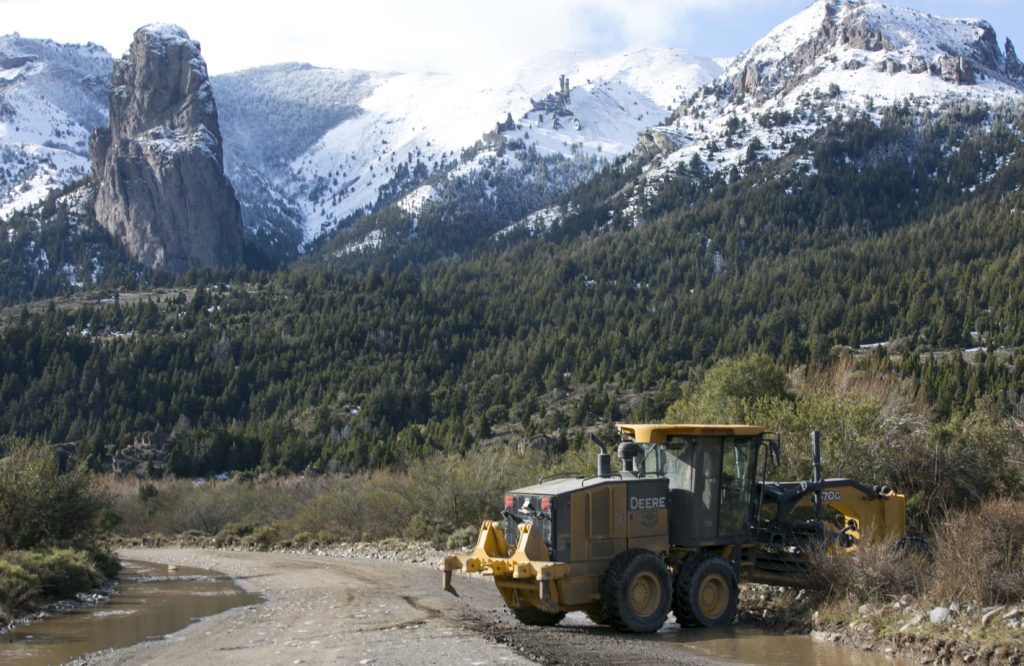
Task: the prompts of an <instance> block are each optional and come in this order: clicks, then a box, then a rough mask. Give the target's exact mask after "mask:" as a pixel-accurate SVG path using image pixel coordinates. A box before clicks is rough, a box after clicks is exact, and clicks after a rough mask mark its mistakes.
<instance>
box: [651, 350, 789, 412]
mask: <svg viewBox="0 0 1024 666" xmlns="http://www.w3.org/2000/svg"><path fill="white" fill-rule="evenodd" d="M789 397H790V392H789V381H788V379H787V377H786V370H785V369H784V368H783V367H782V366H781V365H779V364H778V363H776V362H775V361H774V360H773V359H772V358H771V357H770V356H768V355H767V354H751V355H749V356H746V357H744V358H729V359H724V360H722V361H719V362H718V363H716V364H715V365H714V366H712V367H711V369H710V370H708V371H707V373H706V374H705V375H704V377H703V378H702V379H701V380H700V382H699V383H698V384H697V385H696V386H695V387H694V389H693V390H692V391H689V392H687V393H686V394H684V395H683V397H681V398H680V399H679V400H677V401H676V402H674V403H673V404H672V405H670V406H669V408H668V412H667V415H666V420H668V421H671V422H676V423H745V422H747V419H748V412H749V410H750V407H751V405H753V404H754V402H756V401H757V400H759V399H764V398H779V399H788V398H789Z"/></svg>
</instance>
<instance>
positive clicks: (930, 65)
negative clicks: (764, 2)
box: [728, 0, 1024, 101]
mask: <svg viewBox="0 0 1024 666" xmlns="http://www.w3.org/2000/svg"><path fill="white" fill-rule="evenodd" d="M835 62H841V63H842V67H843V68H844V69H847V70H851V69H859V68H861V67H871V68H873V69H875V70H876V71H879V72H885V73H888V74H898V73H901V72H909V73H913V74H923V75H932V76H936V77H939V78H942V79H943V80H945V81H947V82H949V83H953V84H958V85H973V84H975V83H977V78H978V74H986V75H991V76H997V77H998V76H1003V75H1006V76H1012V75H1010V74H1009V72H1008V69H1010V68H1011V67H1014V66H1016V65H1013V64H1011V62H1010V58H1009V57H1006V58H1004V55H1003V53H1002V51H1001V50H1000V49H999V44H998V42H997V40H996V33H995V30H993V29H992V26H991V25H990V24H989V23H988V22H986V21H981V20H976V19H946V18H940V17H936V16H932V15H930V14H925V13H923V12H918V11H915V10H912V9H905V8H901V7H889V6H887V5H883V4H880V3H877V2H874V1H873V0H819V1H818V2H816V3H814V4H813V5H811V6H810V7H809V8H807V9H806V10H804V11H803V12H801V13H800V14H798V15H797V16H795V17H793V18H792V19H790V20H789V21H787V22H785V23H783V24H782V25H780V26H779V27H778V28H776V29H775V30H773V31H772V32H771V33H769V34H768V35H767V36H766V37H765V38H764V39H762V40H761V41H759V42H758V43H757V44H755V45H754V46H753V47H752V48H751V49H750V50H749V51H747V52H746V53H744V54H743V55H741V56H740V57H739V58H737V59H736V61H735V62H734V64H733V65H732V67H731V68H730V71H729V73H728V75H729V77H730V78H729V80H728V84H729V87H730V89H731V90H732V91H733V95H734V96H735V97H748V96H749V97H753V100H754V101H764V100H766V99H768V98H771V97H778V96H779V95H785V94H787V93H788V92H789V91H791V90H794V89H795V88H797V87H799V86H800V85H802V84H803V83H804V82H806V81H807V80H809V79H811V78H813V77H815V76H817V75H818V74H819V73H821V72H822V71H824V70H827V69H829V67H830V66H831V63H835ZM1013 62H1014V63H1017V64H1019V61H1017V60H1016V55H1014V56H1013ZM1022 69H1024V68H1022Z"/></svg>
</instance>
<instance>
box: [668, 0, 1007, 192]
mask: <svg viewBox="0 0 1024 666" xmlns="http://www.w3.org/2000/svg"><path fill="white" fill-rule="evenodd" d="M1022 92H1024V66H1022V65H1021V62H1020V61H1019V60H1018V59H1017V56H1016V53H1015V51H1014V48H1013V44H1012V43H1011V42H1010V41H1009V40H1008V39H1007V40H1006V45H1005V50H1004V49H1000V47H999V43H998V41H997V39H996V33H995V30H994V29H993V28H992V26H991V25H989V23H988V22H986V21H982V20H977V19H947V18H941V17H937V16H934V15H931V14H926V13H923V12H919V11H915V10H912V9H905V8H900V7H890V6H887V5H884V4H881V3H877V2H873V1H872V0H818V1H817V2H815V3H814V4H812V5H811V6H810V7H808V8H807V9H805V10H804V11H803V12H801V13H799V14H797V15H796V16H794V17H792V18H791V19H790V20H788V21H786V22H784V23H782V24H781V25H779V26H778V27H776V28H775V29H774V30H772V31H771V32H770V33H768V35H766V36H765V37H764V38H762V39H761V40H760V41H758V42H757V43H756V44H754V45H753V46H752V47H751V48H750V49H749V50H747V51H746V52H744V53H742V54H740V55H739V56H738V57H736V58H735V59H734V60H733V61H732V62H731V63H730V64H729V66H728V67H727V69H726V70H725V72H724V73H723V74H722V75H721V76H720V77H719V78H718V79H717V80H716V81H715V82H714V83H713V84H711V85H709V86H705V87H704V88H703V89H702V90H701V91H700V92H698V93H697V94H696V95H694V96H693V98H691V99H690V100H688V101H687V102H686V103H684V104H683V105H682V106H681V107H680V108H679V110H678V112H677V113H676V114H675V115H674V117H673V119H672V122H670V123H668V124H666V125H663V126H661V127H658V128H655V129H654V130H653V131H652V133H651V135H653V136H656V137H657V138H658V139H659V141H658V143H659V144H660V145H661V146H662V147H663V150H662V155H660V156H659V159H658V160H656V165H655V168H654V169H653V172H654V173H664V172H667V171H669V170H671V169H674V168H676V167H677V166H678V165H680V164H681V163H686V164H693V165H698V164H700V165H703V166H705V167H707V168H710V169H712V170H720V169H723V168H731V167H732V166H738V167H740V168H742V165H743V164H744V163H745V162H747V161H749V160H751V159H756V158H774V157H779V156H781V155H783V154H785V153H786V152H787V151H788V149H789V147H790V146H791V145H792V144H793V141H794V140H795V139H798V138H801V137H804V136H808V135H810V134H812V133H813V132H815V131H816V130H817V129H818V128H819V127H821V126H822V125H823V124H825V123H827V122H829V121H830V120H832V119H834V118H843V117H846V118H849V117H853V116H854V115H858V114H867V115H868V116H869V117H872V118H874V119H875V120H876V121H877V120H878V119H879V118H880V117H881V113H882V111H883V110H884V109H885V108H886V107H889V106H892V105H893V104H896V103H904V102H911V101H912V103H913V106H915V107H918V108H935V107H938V106H939V105H941V104H943V103H947V102H950V101H962V102H969V101H971V100H973V101H978V102H986V103H992V104H999V103H1001V102H1006V101H1012V100H1020V99H1022Z"/></svg>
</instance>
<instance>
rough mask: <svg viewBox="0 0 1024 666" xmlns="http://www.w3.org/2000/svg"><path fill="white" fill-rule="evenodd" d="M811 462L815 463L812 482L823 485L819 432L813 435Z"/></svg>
mask: <svg viewBox="0 0 1024 666" xmlns="http://www.w3.org/2000/svg"><path fill="white" fill-rule="evenodd" d="M811 460H812V461H813V463H814V470H813V472H812V473H811V481H813V482H814V483H821V436H820V435H819V434H818V431H817V430H815V431H814V432H812V433H811Z"/></svg>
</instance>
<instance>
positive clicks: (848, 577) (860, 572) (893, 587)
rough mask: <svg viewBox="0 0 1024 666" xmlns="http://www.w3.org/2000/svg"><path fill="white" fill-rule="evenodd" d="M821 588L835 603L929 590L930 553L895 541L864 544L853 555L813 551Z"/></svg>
mask: <svg viewBox="0 0 1024 666" xmlns="http://www.w3.org/2000/svg"><path fill="white" fill-rule="evenodd" d="M809 559H810V562H811V566H812V568H813V570H814V572H815V574H816V576H817V577H818V580H819V585H820V587H822V588H823V590H824V591H825V592H826V594H827V596H829V597H831V598H833V599H853V600H856V601H857V602H858V603H864V602H869V601H871V602H879V601H885V600H888V599H892V598H893V597H899V596H902V595H904V594H911V595H918V594H920V593H921V592H923V591H924V590H925V589H927V587H928V584H929V582H930V575H929V570H930V568H931V566H930V564H929V562H928V556H927V554H926V553H924V552H922V551H920V550H917V549H913V548H900V547H899V545H898V543H897V542H895V541H875V542H868V541H867V540H864V541H862V542H861V544H860V546H859V547H858V548H857V550H856V551H853V552H851V553H828V552H825V551H811V552H810V553H809Z"/></svg>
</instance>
